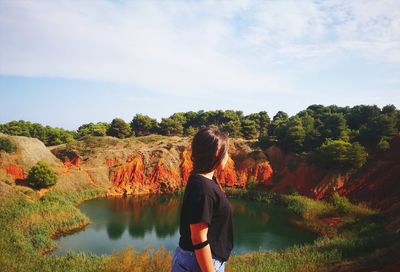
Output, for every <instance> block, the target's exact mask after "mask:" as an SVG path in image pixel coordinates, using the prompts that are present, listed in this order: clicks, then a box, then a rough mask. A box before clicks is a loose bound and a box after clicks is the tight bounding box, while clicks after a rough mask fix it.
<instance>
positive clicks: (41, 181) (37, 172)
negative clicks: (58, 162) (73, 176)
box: [28, 161, 57, 189]
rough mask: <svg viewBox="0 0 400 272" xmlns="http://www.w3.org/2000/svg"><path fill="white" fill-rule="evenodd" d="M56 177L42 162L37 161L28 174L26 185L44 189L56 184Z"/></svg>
mask: <svg viewBox="0 0 400 272" xmlns="http://www.w3.org/2000/svg"><path fill="white" fill-rule="evenodd" d="M56 182H57V175H56V174H55V173H54V171H53V170H52V169H51V167H50V166H49V165H48V164H47V163H46V162H44V161H39V162H38V163H37V164H36V165H35V166H33V167H32V168H31V169H30V170H29V173H28V184H29V185H30V186H31V187H33V188H35V189H40V188H46V187H49V186H51V185H54V184H56Z"/></svg>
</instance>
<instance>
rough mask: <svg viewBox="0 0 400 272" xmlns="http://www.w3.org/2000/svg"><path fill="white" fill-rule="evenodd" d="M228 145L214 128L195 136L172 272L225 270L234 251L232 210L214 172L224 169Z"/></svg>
mask: <svg viewBox="0 0 400 272" xmlns="http://www.w3.org/2000/svg"><path fill="white" fill-rule="evenodd" d="M228 144H229V139H228V136H227V135H226V134H224V133H222V132H220V131H219V130H218V129H215V128H211V127H204V128H201V129H200V130H198V131H197V133H196V135H194V137H193V140H192V156H191V159H192V162H193V169H192V171H191V173H190V176H189V179H188V182H187V185H186V188H185V192H184V195H183V202H182V207H181V215H180V226H179V232H180V239H179V246H178V247H177V248H176V249H175V251H174V255H173V258H172V271H173V272H178V271H202V272H204V271H207V272H208V271H217V272H223V271H224V269H225V262H226V261H227V260H228V258H229V255H230V253H231V251H232V248H233V230H232V211H231V206H230V204H229V201H228V199H227V197H226V195H225V193H224V190H223V188H222V186H221V185H220V183H219V182H218V180H217V179H216V178H215V177H214V171H215V169H216V168H218V167H219V166H220V167H221V168H222V169H223V168H224V167H225V165H226V162H227V161H228Z"/></svg>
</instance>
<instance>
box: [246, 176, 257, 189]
mask: <svg viewBox="0 0 400 272" xmlns="http://www.w3.org/2000/svg"><path fill="white" fill-rule="evenodd" d="M256 187H257V181H256V180H255V179H254V177H253V176H250V177H249V179H248V180H247V189H255V188H256Z"/></svg>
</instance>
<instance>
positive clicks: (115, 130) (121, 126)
mask: <svg viewBox="0 0 400 272" xmlns="http://www.w3.org/2000/svg"><path fill="white" fill-rule="evenodd" d="M107 135H108V136H113V137H117V138H120V139H123V138H127V137H129V136H131V135H132V131H131V127H130V126H129V125H128V124H127V123H126V122H125V121H124V120H123V119H121V118H114V119H113V120H112V122H111V124H110V127H109V129H108V130H107Z"/></svg>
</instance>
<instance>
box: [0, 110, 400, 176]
mask: <svg viewBox="0 0 400 272" xmlns="http://www.w3.org/2000/svg"><path fill="white" fill-rule="evenodd" d="M201 126H216V127H218V128H219V129H220V130H222V131H224V132H227V133H229V136H230V137H234V138H235V137H243V138H245V139H256V140H258V143H259V145H260V146H261V147H264V148H266V147H268V146H271V145H277V146H279V147H280V148H282V149H283V150H285V151H286V152H295V153H305V154H306V153H316V154H318V155H319V157H320V158H321V160H322V161H325V162H326V163H329V164H330V165H337V166H338V167H344V168H347V167H350V168H351V167H360V166H361V165H362V164H363V163H364V162H365V160H366V158H367V153H366V147H367V148H368V147H373V148H376V149H378V150H386V149H388V148H389V139H390V138H391V137H392V136H393V135H395V134H397V133H398V132H399V128H400V110H398V109H396V107H395V106H394V105H386V106H384V107H383V108H379V107H378V106H376V105H357V106H354V107H348V106H347V107H339V106H336V105H330V106H324V105H311V106H309V107H307V108H306V109H305V110H302V111H300V112H298V113H297V114H296V115H293V116H290V117H289V116H288V114H287V113H285V112H283V111H279V112H277V113H276V114H275V116H273V118H272V119H271V118H270V117H269V115H268V113H267V112H266V111H260V112H258V113H252V114H249V115H244V114H243V112H242V111H233V110H225V111H224V110H215V111H203V110H200V111H197V112H194V111H189V112H178V113H174V114H172V115H171V116H169V117H167V118H162V119H161V122H158V121H157V120H156V119H154V118H151V117H150V116H148V115H144V114H140V113H138V114H136V115H135V116H134V117H133V118H132V120H131V122H129V123H128V122H125V121H124V120H123V119H121V118H115V119H113V120H112V122H111V123H107V122H98V123H88V124H83V125H81V126H80V127H79V128H78V129H77V130H76V131H69V130H65V129H62V128H52V127H49V126H43V125H41V124H38V123H31V122H28V121H11V122H9V123H6V124H0V132H3V133H6V134H10V135H21V136H28V137H34V138H38V139H40V140H41V141H43V142H44V143H45V144H46V145H57V144H61V143H68V142H70V141H73V140H80V139H83V138H84V137H87V136H94V137H96V136H113V137H117V138H127V137H135V136H145V135H149V134H160V135H166V136H173V135H176V136H192V135H194V133H195V132H196V131H197V129H198V128H200V127H201Z"/></svg>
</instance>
